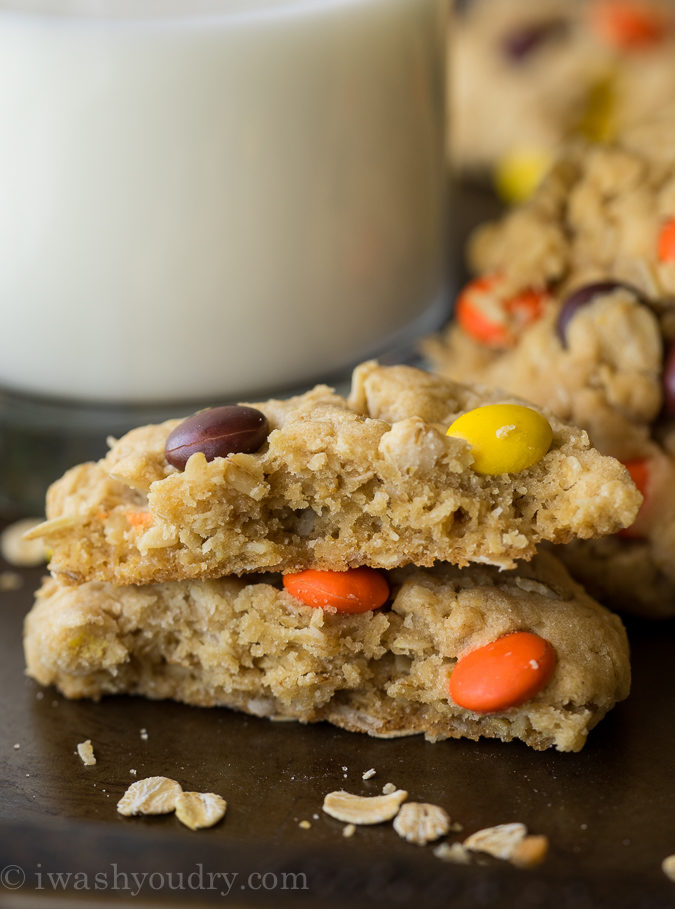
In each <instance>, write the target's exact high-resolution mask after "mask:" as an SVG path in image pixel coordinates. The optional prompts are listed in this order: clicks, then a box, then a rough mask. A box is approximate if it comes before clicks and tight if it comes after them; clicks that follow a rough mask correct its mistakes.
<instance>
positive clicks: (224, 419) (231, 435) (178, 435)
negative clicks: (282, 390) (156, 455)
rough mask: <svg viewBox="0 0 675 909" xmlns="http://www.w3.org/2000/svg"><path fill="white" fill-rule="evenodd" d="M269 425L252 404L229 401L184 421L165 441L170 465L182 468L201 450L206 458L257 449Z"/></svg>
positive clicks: (263, 415)
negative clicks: (230, 402) (247, 405)
mask: <svg viewBox="0 0 675 909" xmlns="http://www.w3.org/2000/svg"><path fill="white" fill-rule="evenodd" d="M268 432H269V424H268V422H267V417H266V416H265V414H263V413H261V412H260V411H259V410H256V409H255V407H246V406H245V405H243V404H229V405H226V406H224V407H213V408H211V409H210V410H202V411H200V412H199V413H196V414H194V415H193V416H191V417H188V418H187V420H183V422H182V423H180V424H179V425H178V426H176V428H175V429H174V430H173V432H172V433H171V434H170V435H169V438H168V439H167V440H166V446H165V448H164V453H165V455H166V459H167V461H168V462H169V464H172V465H173V466H174V467H177V468H178V469H179V470H183V469H184V467H185V465H186V464H187V461H188V458H189V457H190V456H191V455H193V454H195V453H196V452H198V451H201V452H202V453H203V454H204V455H205V457H206V460H207V461H213V459H214V458H224V457H225V456H226V455H229V454H232V453H233V452H235V451H238V452H251V451H257V450H258V449H259V448H260V446H261V445H262V444H263V442H264V441H265V439H266V438H267V434H268Z"/></svg>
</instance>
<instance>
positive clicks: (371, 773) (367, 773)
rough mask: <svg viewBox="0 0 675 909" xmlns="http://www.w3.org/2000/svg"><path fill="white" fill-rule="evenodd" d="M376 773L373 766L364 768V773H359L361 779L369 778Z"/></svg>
mask: <svg viewBox="0 0 675 909" xmlns="http://www.w3.org/2000/svg"><path fill="white" fill-rule="evenodd" d="M376 773H377V770H375V768H374V767H371V768H370V770H366V771H365V772H364V773H362V774H361V779H362V780H370V779H372V778H373V777H374V776H375V774H376Z"/></svg>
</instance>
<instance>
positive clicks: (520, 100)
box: [448, 0, 675, 195]
mask: <svg viewBox="0 0 675 909" xmlns="http://www.w3.org/2000/svg"><path fill="white" fill-rule="evenodd" d="M459 6H460V8H459V10H458V11H456V12H455V15H454V17H453V22H452V29H451V31H450V33H449V58H450V65H449V69H448V100H449V118H448V140H449V141H448V145H449V148H450V154H451V156H452V159H453V161H454V162H455V163H456V164H458V165H459V166H460V167H461V168H462V169H463V170H469V171H476V170H479V171H480V170H483V171H485V170H492V169H493V168H496V170H497V178H498V182H502V183H503V185H504V189H505V190H506V193H507V195H518V194H519V193H520V188H521V187H520V183H519V181H521V182H522V181H524V183H523V189H524V188H525V184H526V183H527V182H528V180H529V176H528V175H534V174H535V173H536V172H541V169H542V168H543V167H544V166H545V165H546V164H547V163H548V162H549V161H550V157H551V155H552V154H554V153H555V151H556V150H557V149H558V147H559V145H560V144H561V142H563V141H566V140H567V139H569V138H571V137H579V136H581V137H586V138H588V139H591V140H593V141H603V142H604V141H609V140H611V139H613V138H616V137H617V136H622V135H623V134H624V132H625V131H626V130H627V129H630V128H631V127H632V126H633V124H635V123H639V122H641V121H642V120H644V119H651V118H653V117H656V116H659V115H660V113H661V111H662V110H663V108H664V106H666V105H668V104H670V103H672V99H673V98H674V97H675V11H674V10H673V6H672V3H671V2H670V0H538V2H537V3H533V2H532V0H472V2H471V3H468V4H461V5H459Z"/></svg>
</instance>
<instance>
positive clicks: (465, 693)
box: [448, 631, 557, 713]
mask: <svg viewBox="0 0 675 909" xmlns="http://www.w3.org/2000/svg"><path fill="white" fill-rule="evenodd" d="M556 661H557V660H556V655H555V650H554V649H553V647H552V646H551V644H550V643H549V642H548V641H547V640H545V639H544V638H542V637H540V636H539V635H538V634H534V633H533V632H530V631H515V632H513V633H512V634H507V635H504V637H502V638H498V639H497V640H496V641H493V642H492V643H491V644H486V645H485V646H484V647H478V648H477V649H476V650H471V651H470V652H469V653H467V654H466V656H463V657H460V659H459V660H458V662H457V665H456V666H455V668H454V669H453V672H452V675H451V676H450V680H449V682H448V690H449V692H450V697H451V698H452V699H453V701H454V702H455V703H456V704H458V705H459V706H460V707H465V708H466V709H467V710H474V711H476V712H477V713H499V712H501V711H503V710H508V709H509V707H517V706H518V705H519V704H522V703H524V702H525V701H529V700H530V698H533V697H534V696H535V694H537V692H539V691H541V689H542V688H543V687H544V685H546V684H547V682H548V681H549V679H550V678H551V676H552V675H553V671H554V669H555V666H556Z"/></svg>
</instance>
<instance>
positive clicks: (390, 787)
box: [382, 783, 396, 795]
mask: <svg viewBox="0 0 675 909" xmlns="http://www.w3.org/2000/svg"><path fill="white" fill-rule="evenodd" d="M392 792H396V786H394V784H393V783H385V784H384V786H383V787H382V794H383V795H390V794H391V793H392Z"/></svg>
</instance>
